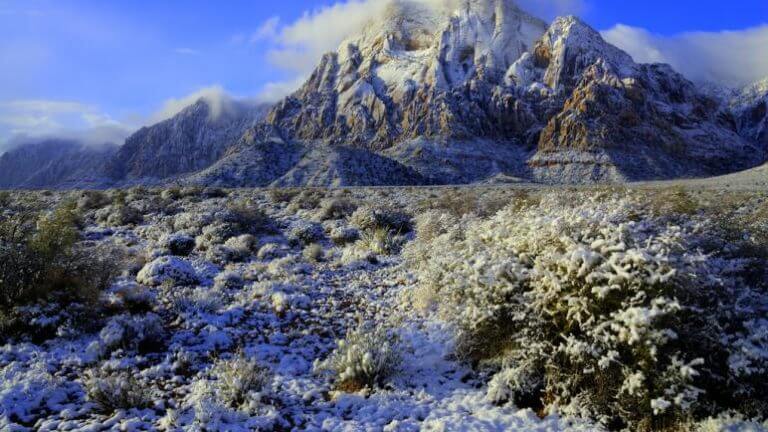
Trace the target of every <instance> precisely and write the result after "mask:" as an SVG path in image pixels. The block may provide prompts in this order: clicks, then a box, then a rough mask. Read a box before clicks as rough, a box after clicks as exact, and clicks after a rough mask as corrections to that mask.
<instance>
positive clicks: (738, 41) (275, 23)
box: [251, 0, 768, 99]
mask: <svg viewBox="0 0 768 432" xmlns="http://www.w3.org/2000/svg"><path fill="white" fill-rule="evenodd" d="M415 1H419V2H421V3H424V4H427V5H429V6H431V7H434V8H446V7H448V8H450V7H453V6H455V4H456V3H457V2H458V1H460V0H415ZM387 3H388V1H387V0H348V1H338V2H336V3H333V4H331V5H329V6H325V7H322V8H318V9H315V10H312V11H307V12H306V13H305V14H304V15H303V16H302V17H300V18H299V19H297V20H295V21H293V22H288V23H285V22H282V21H281V20H280V19H279V18H277V17H273V18H271V19H269V20H267V21H265V22H264V23H263V24H262V26H260V27H259V28H258V30H257V31H256V32H254V33H253V35H252V37H251V41H252V42H254V43H255V42H258V43H268V44H270V45H271V48H270V49H269V52H268V54H267V58H268V60H269V62H270V63H271V64H272V65H274V66H277V67H279V68H281V69H284V70H286V71H287V72H288V73H289V74H292V75H291V78H290V79H288V80H286V81H285V82H276V83H270V84H268V85H267V88H268V89H269V92H268V93H269V98H270V99H275V97H276V95H278V94H279V95H285V94H288V93H289V92H290V91H292V90H294V89H295V88H296V86H295V84H296V83H297V82H298V81H300V78H302V77H305V76H307V75H308V74H309V73H310V72H311V70H312V69H313V68H314V66H315V65H316V64H317V61H318V59H319V58H320V57H321V56H322V54H324V53H326V52H329V51H333V50H335V49H336V48H337V47H338V45H339V44H340V43H341V42H342V41H343V40H344V39H345V38H347V37H348V36H350V35H352V34H355V33H357V32H360V31H361V30H362V29H363V27H364V26H365V25H366V23H368V22H369V21H370V20H371V19H375V18H376V17H377V16H380V15H381V14H383V13H384V8H385V7H386V5H387ZM518 3H519V4H520V6H521V8H523V9H524V10H526V11H529V12H530V13H532V14H534V15H537V16H540V17H543V18H545V19H552V18H553V17H555V16H558V15H564V14H574V15H579V14H582V13H583V12H585V11H586V10H587V8H588V7H589V2H588V0H519V2H518ZM603 35H604V37H605V38H606V39H607V40H608V41H609V42H610V43H612V44H614V45H617V46H618V47H619V48H622V49H624V50H625V51H627V52H628V53H629V54H630V55H632V56H633V57H634V58H635V60H636V61H638V62H642V63H651V62H663V63H669V64H671V65H672V66H673V67H674V68H675V69H677V70H678V71H680V72H681V73H683V74H684V75H686V76H687V77H688V78H690V79H692V80H695V81H712V82H718V83H722V84H725V85H730V86H741V85H745V84H747V83H750V82H753V81H756V80H758V79H760V78H763V77H765V76H768V56H760V55H756V54H755V53H760V52H763V51H765V47H766V46H768V25H765V26H762V27H756V28H751V29H746V30H739V31H723V32H716V33H705V32H695V33H684V34H680V35H676V36H666V37H665V36H658V35H654V34H653V33H651V32H649V31H647V30H645V29H642V28H637V27H630V26H626V25H622V24H619V25H616V26H615V27H613V28H611V29H608V30H606V31H604V32H603Z"/></svg>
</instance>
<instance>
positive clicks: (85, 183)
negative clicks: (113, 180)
mask: <svg viewBox="0 0 768 432" xmlns="http://www.w3.org/2000/svg"><path fill="white" fill-rule="evenodd" d="M116 150H117V146H116V145H109V144H105V145H102V146H98V147H94V146H87V145H83V144H81V143H79V142H76V141H70V140H56V139H47V140H43V141H40V142H35V143H27V144H24V145H22V146H20V147H17V148H16V149H13V150H11V151H8V152H6V153H4V154H3V155H2V156H0V188H2V189H41V188H89V187H101V186H102V185H103V184H104V178H103V177H101V176H100V175H99V174H98V173H100V172H101V168H102V167H103V166H104V164H105V163H106V162H107V161H108V160H109V158H110V157H111V156H112V155H113V154H114V153H115V151H116Z"/></svg>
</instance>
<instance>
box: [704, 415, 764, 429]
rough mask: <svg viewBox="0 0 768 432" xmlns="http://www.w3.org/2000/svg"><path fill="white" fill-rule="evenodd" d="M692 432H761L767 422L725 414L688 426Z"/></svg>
mask: <svg viewBox="0 0 768 432" xmlns="http://www.w3.org/2000/svg"><path fill="white" fill-rule="evenodd" d="M690 430H692V431H693V432H763V431H765V430H768V421H764V422H761V421H759V420H748V419H745V418H744V417H743V416H741V415H738V414H732V413H726V414H722V415H720V416H717V417H712V418H708V419H706V420H703V421H700V422H698V423H696V424H695V425H691V426H690Z"/></svg>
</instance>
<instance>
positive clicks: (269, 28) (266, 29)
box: [250, 16, 280, 43]
mask: <svg viewBox="0 0 768 432" xmlns="http://www.w3.org/2000/svg"><path fill="white" fill-rule="evenodd" d="M279 29H280V17H276V16H275V17H272V18H270V19H268V20H266V21H264V23H263V24H262V25H261V27H259V28H258V29H257V30H256V31H255V32H254V33H253V34H252V35H251V40H250V42H251V43H256V42H260V41H264V40H274V39H275V38H277V36H278V30H279Z"/></svg>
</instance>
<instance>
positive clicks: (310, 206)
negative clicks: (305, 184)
mask: <svg viewBox="0 0 768 432" xmlns="http://www.w3.org/2000/svg"><path fill="white" fill-rule="evenodd" d="M322 198H323V193H322V192H321V191H319V190H312V189H305V190H302V191H301V193H299V194H298V195H296V196H295V197H294V198H293V199H292V200H291V205H290V206H289V211H291V212H296V211H298V210H314V209H316V208H317V207H318V206H319V205H320V200H322Z"/></svg>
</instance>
